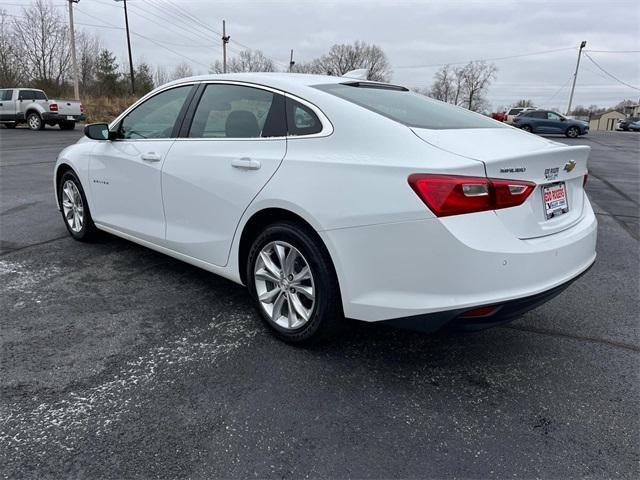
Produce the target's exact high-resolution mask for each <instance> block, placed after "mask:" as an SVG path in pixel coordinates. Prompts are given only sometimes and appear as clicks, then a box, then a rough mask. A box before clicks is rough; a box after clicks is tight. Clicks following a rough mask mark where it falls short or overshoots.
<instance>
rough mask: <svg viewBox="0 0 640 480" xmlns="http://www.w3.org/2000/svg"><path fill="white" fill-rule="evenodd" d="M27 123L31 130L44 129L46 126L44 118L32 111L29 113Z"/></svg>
mask: <svg viewBox="0 0 640 480" xmlns="http://www.w3.org/2000/svg"><path fill="white" fill-rule="evenodd" d="M27 125H28V126H29V129H31V130H42V129H43V128H44V122H43V121H42V118H41V117H40V115H38V114H37V113H35V112H31V113H30V114H29V115H27Z"/></svg>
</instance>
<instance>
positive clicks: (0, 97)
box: [0, 90, 13, 102]
mask: <svg viewBox="0 0 640 480" xmlns="http://www.w3.org/2000/svg"><path fill="white" fill-rule="evenodd" d="M11 97H13V90H0V101H3V102H6V101H7V100H11Z"/></svg>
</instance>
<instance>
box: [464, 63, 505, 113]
mask: <svg viewBox="0 0 640 480" xmlns="http://www.w3.org/2000/svg"><path fill="white" fill-rule="evenodd" d="M497 71H498V68H497V67H496V66H495V65H494V64H493V63H486V62H469V63H468V64H467V65H466V66H465V67H464V68H463V69H462V71H461V73H460V75H461V78H462V87H463V90H464V93H465V100H466V101H465V105H464V106H465V107H467V108H468V109H469V110H473V111H474V112H475V111H480V110H482V108H483V107H485V106H486V101H485V95H486V93H487V90H488V89H489V86H490V85H491V82H492V81H493V79H494V78H495V77H496V72H497Z"/></svg>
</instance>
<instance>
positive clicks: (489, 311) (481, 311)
mask: <svg viewBox="0 0 640 480" xmlns="http://www.w3.org/2000/svg"><path fill="white" fill-rule="evenodd" d="M497 311H498V307H493V306H492V307H479V308H474V309H473V310H467V311H466V312H464V313H463V314H462V315H460V316H461V317H462V318H478V317H488V316H490V315H493V314H494V313H496V312H497Z"/></svg>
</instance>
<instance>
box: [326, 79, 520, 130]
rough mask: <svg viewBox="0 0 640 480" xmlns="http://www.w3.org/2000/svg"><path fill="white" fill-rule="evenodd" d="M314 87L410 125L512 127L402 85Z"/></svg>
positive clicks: (419, 126) (418, 126)
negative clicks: (411, 90) (420, 93)
mask: <svg viewBox="0 0 640 480" xmlns="http://www.w3.org/2000/svg"><path fill="white" fill-rule="evenodd" d="M314 88H317V89H318V90H322V91H323V92H327V93H330V94H332V95H335V96H336V97H340V98H342V99H344V100H348V101H349V102H351V103H355V104H356V105H360V106H361V107H364V108H366V109H368V110H371V111H372V112H376V113H379V114H380V115H383V116H385V117H388V118H390V119H392V120H395V121H397V122H400V123H403V124H405V125H407V126H409V127H416V128H429V129H436V130H445V129H447V130H448V129H459V128H508V127H506V126H505V125H503V124H502V123H500V122H496V121H494V120H491V119H490V118H487V117H485V116H483V115H480V114H477V113H473V112H471V111H469V110H466V109H464V108H461V107H456V106H454V105H450V104H448V103H443V102H439V101H437V100H433V99H431V98H429V97H425V96H424V95H419V94H417V93H414V92H410V91H408V90H407V89H405V88H402V87H393V86H390V85H379V84H363V83H352V84H348V83H332V84H328V85H314Z"/></svg>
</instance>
